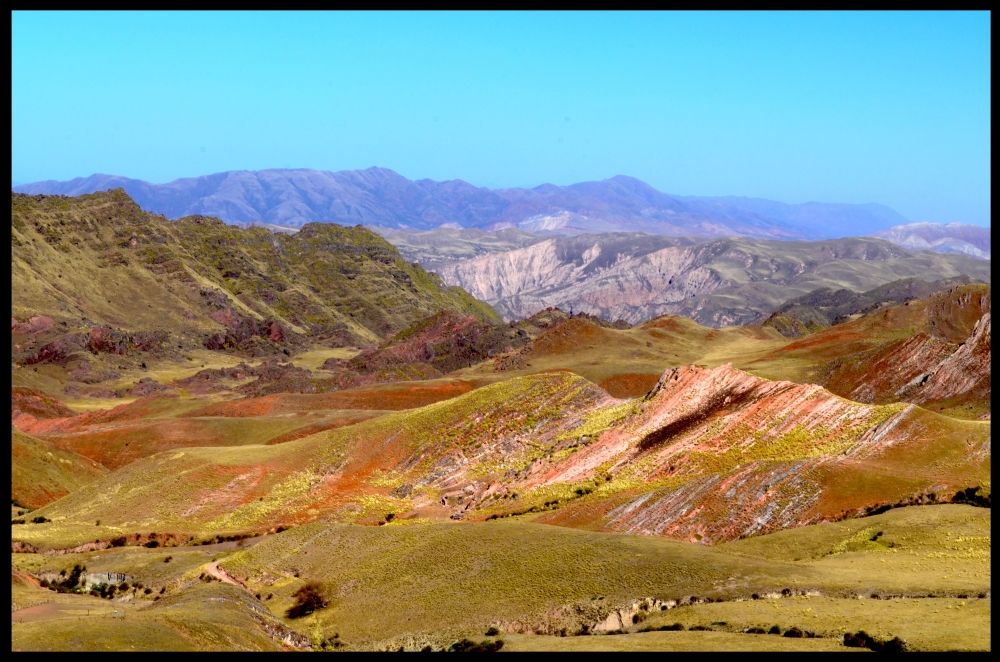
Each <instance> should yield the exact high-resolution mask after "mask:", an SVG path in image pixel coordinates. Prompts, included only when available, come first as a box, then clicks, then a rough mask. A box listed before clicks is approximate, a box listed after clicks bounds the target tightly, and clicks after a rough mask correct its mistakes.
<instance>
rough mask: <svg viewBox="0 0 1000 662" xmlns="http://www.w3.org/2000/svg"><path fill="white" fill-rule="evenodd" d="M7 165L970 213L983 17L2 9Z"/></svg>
mask: <svg viewBox="0 0 1000 662" xmlns="http://www.w3.org/2000/svg"><path fill="white" fill-rule="evenodd" d="M12 23H13V26H12V41H13V45H12V57H13V64H12V81H13V82H12V98H13V100H12V106H11V107H12V125H11V137H12V150H11V167H12V178H13V180H14V181H17V182H19V183H24V182H30V181H37V180H42V179H71V178H73V177H78V176H86V175H90V174H93V173H95V172H103V173H108V174H119V175H126V176H129V177H136V178H139V179H145V180H149V181H153V182H166V181H169V180H172V179H175V178H178V177H187V176H196V175H203V174H208V173H212V172H218V171H222V170H233V169H250V170H257V169H263V168H274V167H309V168H319V169H328V170H343V169H353V168H366V167H369V166H373V165H379V166H384V167H387V168H392V169H393V170H396V171H397V172H399V173H400V174H402V175H404V176H406V177H409V178H412V179H419V178H424V177H429V178H433V179H439V180H441V179H455V178H460V179H464V180H466V181H469V182H472V183H473V184H477V185H480V186H489V187H504V186H537V185H538V184H541V183H544V182H551V183H555V184H571V183H574V182H578V181H585V180H593V179H604V178H606V177H610V176H613V175H616V174H627V175H632V176H634V177H638V178H640V179H642V180H644V181H647V182H649V183H650V184H652V185H653V186H655V187H656V188H658V189H660V190H662V191H666V192H669V193H674V194H679V195H746V196H755V197H764V198H771V199H775V200H782V201H785V202H806V201H811V200H816V201H822V202H881V203H883V204H887V205H889V206H891V207H893V208H895V209H896V210H898V211H899V212H901V213H902V214H904V215H905V216H907V217H908V218H910V219H912V220H929V221H936V222H950V221H959V222H974V223H979V224H982V225H988V224H989V222H990V61H989V60H990V22H989V15H988V14H987V13H945V14H940V13H936V14H930V13H911V14H884V13H865V14H850V13H836V14H828V13H809V14H781V13H756V14H729V13H724V14H701V13H683V14H634V13H628V14H496V13H475V14H439V13H435V14H367V13H362V14H301V13H291V14H186V13H168V14H162V13H137V14H93V13H85V14H79V13H73V14H64V13H22V12H15V13H14V14H13V17H12Z"/></svg>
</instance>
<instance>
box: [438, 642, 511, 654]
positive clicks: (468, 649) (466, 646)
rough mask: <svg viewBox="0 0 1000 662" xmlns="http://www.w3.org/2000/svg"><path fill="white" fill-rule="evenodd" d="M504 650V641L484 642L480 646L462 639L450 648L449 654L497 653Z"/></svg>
mask: <svg viewBox="0 0 1000 662" xmlns="http://www.w3.org/2000/svg"><path fill="white" fill-rule="evenodd" d="M501 648H503V640H502V639H497V640H496V641H487V640H485V639H484V640H483V641H481V642H479V643H478V644H477V643H476V642H474V641H471V640H469V639H461V640H459V641H456V642H455V643H453V644H452V645H451V646H449V647H448V652H449V653H495V652H497V651H498V650H500V649H501Z"/></svg>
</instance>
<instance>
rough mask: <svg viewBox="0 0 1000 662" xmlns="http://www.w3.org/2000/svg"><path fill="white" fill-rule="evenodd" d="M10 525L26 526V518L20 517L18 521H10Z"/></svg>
mask: <svg viewBox="0 0 1000 662" xmlns="http://www.w3.org/2000/svg"><path fill="white" fill-rule="evenodd" d="M10 523H11V525H14V524H24V518H23V517H20V518H18V519H12V520H11V521H10Z"/></svg>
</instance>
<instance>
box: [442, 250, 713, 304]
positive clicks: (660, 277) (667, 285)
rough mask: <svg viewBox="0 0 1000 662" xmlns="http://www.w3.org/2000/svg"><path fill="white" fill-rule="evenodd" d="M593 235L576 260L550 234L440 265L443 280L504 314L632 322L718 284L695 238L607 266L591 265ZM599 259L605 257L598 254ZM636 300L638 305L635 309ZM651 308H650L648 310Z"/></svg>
mask: <svg viewBox="0 0 1000 662" xmlns="http://www.w3.org/2000/svg"><path fill="white" fill-rule="evenodd" d="M602 252H603V249H602V246H601V244H600V242H598V241H595V242H594V244H593V245H592V246H591V247H590V248H588V249H587V250H585V251H583V253H582V254H581V255H580V256H579V259H578V260H572V261H570V260H566V259H564V258H561V257H560V256H559V254H558V250H557V245H556V240H554V239H550V240H548V241H544V242H542V243H539V244H535V245H534V246H528V247H526V248H522V249H518V250H514V251H509V252H507V253H500V254H497V255H487V256H484V257H481V258H479V259H476V260H470V261H468V262H461V263H458V264H453V265H449V266H446V267H442V268H440V269H439V273H440V275H441V277H442V278H443V279H444V281H445V282H446V283H448V284H451V285H460V286H461V287H463V288H465V289H466V290H467V291H468V292H469V293H471V294H472V295H473V296H474V297H476V298H478V299H482V300H485V301H488V302H490V303H491V304H493V305H495V306H497V307H498V308H499V309H500V310H501V312H502V314H504V315H505V316H507V317H508V318H513V317H528V316H530V315H533V314H534V313H536V312H538V311H539V310H543V309H545V308H548V307H550V306H556V307H560V308H567V309H568V308H570V307H572V308H573V309H574V310H576V311H579V312H589V313H592V314H600V315H602V316H604V317H609V318H610V319H617V318H622V319H625V320H627V321H629V322H632V323H636V322H640V321H643V320H644V319H647V318H649V317H654V316H655V315H658V314H664V313H666V312H671V311H670V310H668V309H665V310H663V312H659V310H660V308H659V307H664V306H666V307H669V304H672V303H677V302H681V301H684V300H685V299H687V298H690V297H691V296H696V295H698V294H705V293H708V292H711V291H713V290H715V289H716V288H718V287H719V286H720V285H722V284H724V281H723V280H722V279H721V278H720V277H719V276H718V275H717V274H715V273H714V272H712V271H710V270H709V269H705V268H702V267H700V266H699V265H698V263H699V261H700V260H699V258H701V257H703V256H704V254H705V252H706V251H705V249H704V248H703V247H701V246H672V247H669V248H664V249H661V250H658V251H655V252H653V253H649V254H648V255H642V256H639V257H634V256H630V255H627V254H619V255H616V256H614V257H613V258H611V265H610V266H602V267H600V268H598V267H596V266H595V263H596V262H597V260H598V258H600V257H601V256H602ZM604 258H605V263H606V261H607V260H608V259H609V258H608V256H607V255H606V254H605V255H604ZM638 308H643V309H644V310H636V309H638ZM651 310H656V311H658V312H656V313H654V314H652V315H650V314H649V311H651Z"/></svg>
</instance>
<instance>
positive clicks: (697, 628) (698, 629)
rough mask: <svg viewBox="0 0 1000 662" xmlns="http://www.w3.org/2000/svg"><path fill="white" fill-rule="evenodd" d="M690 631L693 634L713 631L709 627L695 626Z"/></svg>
mask: <svg viewBox="0 0 1000 662" xmlns="http://www.w3.org/2000/svg"><path fill="white" fill-rule="evenodd" d="M688 629H689V630H691V631H692V632H710V631H711V630H712V628H710V627H709V626H707V625H695V626H692V627H690V628H688Z"/></svg>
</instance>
